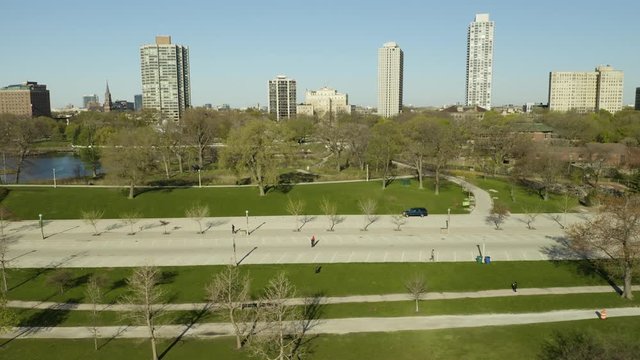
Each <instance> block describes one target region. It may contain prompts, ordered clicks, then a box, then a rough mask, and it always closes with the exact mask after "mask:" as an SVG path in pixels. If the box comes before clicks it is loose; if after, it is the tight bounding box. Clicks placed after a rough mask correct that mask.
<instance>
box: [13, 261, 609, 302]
mask: <svg viewBox="0 0 640 360" xmlns="http://www.w3.org/2000/svg"><path fill="white" fill-rule="evenodd" d="M222 268H223V267H222V266H185V267H163V268H162V272H163V281H162V285H161V286H162V287H164V288H165V290H166V292H167V293H168V294H169V299H168V300H169V301H170V302H176V303H180V302H201V301H203V299H204V297H205V294H204V287H205V285H206V284H207V283H209V282H210V280H211V277H212V276H213V274H215V273H216V272H217V271H219V270H220V269H222ZM241 268H242V270H243V271H247V272H249V274H250V277H251V279H252V288H253V296H258V295H259V294H260V291H261V290H260V289H262V288H263V287H264V285H265V284H266V283H267V281H268V280H269V279H270V278H272V277H274V276H275V275H276V274H277V273H278V272H281V271H284V272H286V274H287V276H288V277H289V278H290V279H291V281H292V282H293V283H294V285H295V286H296V287H297V289H298V293H299V294H300V296H306V295H313V294H322V295H325V296H345V295H369V294H389V293H404V292H405V291H406V290H405V288H404V283H405V282H406V281H407V280H408V279H409V278H411V277H413V276H414V275H415V274H423V275H424V277H425V279H426V281H427V285H428V288H429V291H433V292H441V291H478V290H491V289H505V288H507V289H508V288H509V287H510V284H511V282H512V281H514V280H517V281H518V283H519V285H520V287H521V288H527V287H556V286H580V285H606V284H607V282H606V281H605V280H604V279H603V278H602V277H601V276H599V275H598V274H597V273H595V272H594V270H593V269H592V268H590V267H589V265H588V264H587V263H585V262H579V261H563V262H552V261H529V262H516V261H513V262H496V263H492V264H491V265H480V264H476V263H470V262H469V263H374V264H369V263H366V264H365V263H359V264H358V263H352V264H325V265H323V266H322V271H321V272H320V273H315V271H314V269H315V266H314V265H313V264H290V265H242V267H241ZM69 270H70V271H72V272H73V278H74V282H73V286H72V287H71V288H70V289H68V290H67V291H65V293H64V294H60V293H59V291H58V289H57V288H56V287H53V286H50V285H47V283H46V279H47V278H48V276H49V275H50V274H51V273H52V271H53V270H51V269H10V270H9V271H8V274H9V289H10V290H9V293H8V298H9V299H15V300H38V301H55V302H83V301H84V286H85V284H86V282H87V280H88V278H89V276H90V275H91V274H93V273H100V274H103V275H105V276H106V277H108V279H109V281H108V285H107V287H106V291H105V302H107V303H111V302H115V301H116V300H117V299H118V298H119V297H120V296H121V295H122V294H123V293H124V292H125V290H126V283H125V279H126V277H128V276H129V275H130V274H131V269H128V268H100V269H69Z"/></svg>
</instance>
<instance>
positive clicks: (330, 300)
mask: <svg viewBox="0 0 640 360" xmlns="http://www.w3.org/2000/svg"><path fill="white" fill-rule="evenodd" d="M633 290H634V291H639V290H640V285H635V286H633ZM613 291H614V290H613V289H612V288H611V286H574V287H551V288H518V291H517V292H513V291H512V290H511V289H503V290H483V291H471V292H427V293H426V294H424V295H423V296H422V298H421V299H422V300H427V301H428V300H450V299H474V298H491V297H504V296H531V295H566V294H596V293H610V292H613ZM411 299H412V298H411V297H410V296H409V294H407V293H403V294H382V295H354V296H336V297H322V298H320V299H319V300H320V304H323V305H329V304H346V303H370V302H396V301H409V300H411ZM306 301H307V299H304V298H295V299H289V300H288V301H287V302H286V303H287V304H288V305H304V304H305V302H306ZM7 305H8V306H9V307H11V308H23V309H40V310H46V309H55V310H84V311H87V310H93V305H91V304H79V303H55V302H42V301H21V300H10V301H8V302H7ZM161 306H162V308H163V309H165V310H168V311H190V310H194V309H203V308H204V307H205V306H208V304H207V303H180V304H162V305H161ZM97 308H98V310H99V311H126V310H131V309H132V308H133V305H128V304H100V305H98V307H97Z"/></svg>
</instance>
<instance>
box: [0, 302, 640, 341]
mask: <svg viewBox="0 0 640 360" xmlns="http://www.w3.org/2000/svg"><path fill="white" fill-rule="evenodd" d="M607 313H608V317H609V318H615V317H627V316H640V308H638V307H626V308H614V309H608V310H607ZM587 319H591V320H593V321H602V320H599V317H598V313H597V312H596V311H595V310H560V311H547V312H538V313H520V314H478V315H437V316H415V317H413V316H411V317H389V318H346V319H326V320H319V321H317V322H315V323H312V324H311V326H310V328H309V330H308V333H309V334H348V333H358V332H390V331H408V330H434V329H452V328H470V327H484V326H505V325H522V324H536V323H551V322H562V321H576V320H587ZM260 327H261V324H258V328H260ZM98 333H99V334H100V337H101V338H147V337H148V336H149V333H148V328H147V327H145V326H104V327H99V328H98ZM156 334H157V337H159V338H175V337H178V336H181V337H196V338H208V337H220V336H231V335H233V334H234V331H233V327H232V326H231V324H229V323H204V324H193V325H163V326H158V327H157V332H156ZM92 337H93V333H92V329H90V328H89V327H86V326H82V327H46V328H37V327H21V328H15V329H13V331H11V332H9V333H6V334H3V335H0V338H5V339H83V338H92Z"/></svg>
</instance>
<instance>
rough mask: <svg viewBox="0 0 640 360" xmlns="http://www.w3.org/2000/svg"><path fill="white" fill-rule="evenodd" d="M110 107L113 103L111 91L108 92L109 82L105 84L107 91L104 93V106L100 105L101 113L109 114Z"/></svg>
mask: <svg viewBox="0 0 640 360" xmlns="http://www.w3.org/2000/svg"><path fill="white" fill-rule="evenodd" d="M112 106H113V101H111V91H109V82H107V90H105V92H104V104H102V111H104V112H109V111H111V107H112Z"/></svg>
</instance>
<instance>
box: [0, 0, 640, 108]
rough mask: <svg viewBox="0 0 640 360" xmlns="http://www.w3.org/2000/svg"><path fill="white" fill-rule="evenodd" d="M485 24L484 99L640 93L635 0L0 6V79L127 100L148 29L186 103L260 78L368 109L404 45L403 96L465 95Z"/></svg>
mask: <svg viewBox="0 0 640 360" xmlns="http://www.w3.org/2000/svg"><path fill="white" fill-rule="evenodd" d="M476 13H489V14H490V17H491V20H492V21H495V45H494V69H493V72H494V77H493V105H494V106H495V105H500V104H518V105H520V104H524V103H526V102H543V103H546V102H547V96H548V86H549V85H548V82H549V80H548V78H549V72H550V71H593V69H594V68H595V67H596V66H598V65H607V64H608V65H611V66H613V67H614V68H616V69H619V70H623V71H624V73H625V85H624V103H625V104H632V103H633V102H634V98H635V88H636V87H640V46H638V38H639V32H638V25H637V24H638V20H639V18H638V16H639V15H638V14H640V2H638V1H637V0H624V1H623V0H609V1H606V2H602V1H595V0H537V1H523V0H493V1H489V0H487V1H476V0H448V1H431V0H395V1H389V0H386V1H380V0H368V1H363V0H359V1H355V0H322V1H320V0H261V1H259V0H251V1H249V0H224V1H221V0H217V1H216V0H181V1H175V0H171V1H168V0H153V1H151V0H135V1H131V0H127V1H123V0H110V1H86V0H83V1H76V0H55V1H54V0H31V1H25V0H1V2H0V34H2V36H0V49H1V50H0V87H2V86H7V85H10V84H17V83H22V82H25V81H37V82H38V83H43V84H46V85H47V88H48V89H49V90H50V93H51V105H52V107H54V108H60V107H63V106H66V105H68V104H74V105H76V106H81V105H82V96H83V95H87V94H93V93H95V94H98V95H99V97H100V100H101V101H102V100H103V99H104V92H105V84H106V82H107V81H108V82H109V88H110V90H111V94H112V98H113V100H120V99H123V100H128V101H133V96H134V95H135V94H139V93H141V76H140V57H139V56H140V55H139V48H140V46H141V45H144V44H152V43H154V41H155V36H156V35H170V36H171V37H172V41H173V43H175V44H180V45H184V46H188V47H189V55H190V58H191V62H190V66H191V82H192V84H191V92H192V104H193V105H194V106H201V105H203V104H206V103H210V104H214V105H221V104H229V105H231V106H232V107H238V108H241V107H247V106H256V105H258V104H259V105H260V106H265V105H266V104H267V83H268V80H270V79H273V78H275V77H276V76H277V75H280V74H284V75H287V76H289V77H291V78H293V79H295V80H296V81H297V88H298V92H297V93H298V94H297V99H298V102H302V101H303V100H304V92H305V90H306V89H309V90H315V89H319V88H321V87H323V86H328V87H331V88H334V89H336V90H338V91H339V92H342V93H347V94H349V102H350V103H351V104H354V105H362V106H374V107H375V106H376V99H377V97H376V90H377V79H376V77H377V50H378V48H380V47H381V46H382V44H383V43H385V42H389V41H395V42H397V43H398V45H399V46H400V47H401V48H402V49H403V51H404V104H405V105H413V106H442V105H446V104H456V103H462V102H464V100H465V71H466V70H465V66H466V41H467V27H468V25H469V23H470V22H471V21H473V19H474V16H475V14H476Z"/></svg>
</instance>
